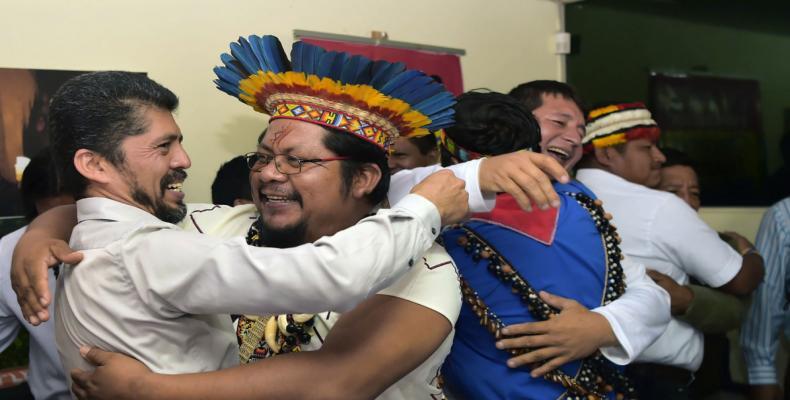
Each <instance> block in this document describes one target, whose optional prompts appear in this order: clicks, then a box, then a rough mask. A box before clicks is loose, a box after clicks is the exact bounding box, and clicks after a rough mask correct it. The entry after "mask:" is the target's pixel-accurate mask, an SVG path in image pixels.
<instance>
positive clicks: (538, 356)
mask: <svg viewBox="0 0 790 400" xmlns="http://www.w3.org/2000/svg"><path fill="white" fill-rule="evenodd" d="M561 353H562V351H561V350H560V349H559V348H556V347H544V348H541V349H537V350H534V351H530V352H529V353H524V354H521V355H519V356H516V357H513V358H510V359H508V360H507V366H508V367H510V368H518V367H521V366H524V365H530V364H535V363H538V362H542V361H544V360H549V362H551V361H552V360H553V359H554V358H556V357H558V356H559V355H560V354H561ZM559 365H562V363H560V364H559ZM555 368H556V367H555ZM550 370H551V369H549V371H550ZM544 373H545V372H544Z"/></svg>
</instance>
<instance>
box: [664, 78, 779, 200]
mask: <svg viewBox="0 0 790 400" xmlns="http://www.w3.org/2000/svg"><path fill="white" fill-rule="evenodd" d="M649 95H650V99H649V100H650V102H649V103H650V104H649V105H650V109H651V110H652V111H653V117H654V118H655V120H656V121H657V122H658V125H659V126H660V127H661V130H662V132H661V144H662V146H665V147H669V148H673V149H676V150H681V151H683V152H685V153H686V154H688V155H689V156H690V157H691V159H692V160H694V162H695V163H696V166H695V167H696V169H697V172H698V174H699V180H700V187H701V188H702V202H703V205H705V206H762V205H766V204H767V203H766V201H765V193H764V188H765V186H766V165H765V151H764V149H765V138H764V136H763V131H762V126H761V123H760V121H761V112H760V88H759V84H758V82H757V81H756V80H754V79H741V78H729V77H718V76H707V75H706V76H695V75H680V76H677V75H665V74H660V73H653V74H652V75H651V76H650V86H649Z"/></svg>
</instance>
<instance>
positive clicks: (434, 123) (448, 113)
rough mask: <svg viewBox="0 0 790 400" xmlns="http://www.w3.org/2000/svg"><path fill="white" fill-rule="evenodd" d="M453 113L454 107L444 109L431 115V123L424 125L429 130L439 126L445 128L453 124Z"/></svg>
mask: <svg viewBox="0 0 790 400" xmlns="http://www.w3.org/2000/svg"><path fill="white" fill-rule="evenodd" d="M454 115H455V109H453V108H452V107H450V108H448V109H445V110H444V111H442V112H440V113H438V114H435V115H431V116H430V118H431V123H430V124H429V125H427V126H426V128H427V129H429V130H437V129H441V128H446V127H448V126H450V125H452V124H453V122H454V118H453V116H454Z"/></svg>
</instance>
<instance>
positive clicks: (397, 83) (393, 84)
mask: <svg viewBox="0 0 790 400" xmlns="http://www.w3.org/2000/svg"><path fill="white" fill-rule="evenodd" d="M419 75H422V72H420V71H417V70H413V69H409V70H406V71H403V72H401V73H400V74H398V75H397V76H395V77H394V78H392V79H390V81H389V82H387V83H386V84H385V85H384V86H382V87H381V89H379V91H381V93H384V94H386V95H389V94H390V93H392V92H393V91H394V90H396V89H398V88H399V87H401V85H403V84H405V83H406V82H408V81H410V80H412V79H414V77H416V76H419Z"/></svg>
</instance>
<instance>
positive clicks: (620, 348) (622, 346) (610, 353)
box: [590, 307, 635, 365]
mask: <svg viewBox="0 0 790 400" xmlns="http://www.w3.org/2000/svg"><path fill="white" fill-rule="evenodd" d="M590 311H592V312H594V313H598V314H600V315H602V316H603V317H604V318H606V321H608V322H609V326H610V327H611V328H612V332H613V333H614V337H615V338H617V343H618V345H617V346H606V347H601V348H600V349H599V350H600V351H601V354H603V356H604V357H606V358H607V359H608V360H609V361H611V362H613V363H615V364H617V365H626V364H628V363H630V362H632V361H633V360H634V358H635V356H633V355H629V353H632V352H633V350H632V351H630V352H629V350H631V346H630V343H629V342H628V338H627V337H626V335H625V332H623V329H622V327H620V324H618V323H617V320H616V319H615V318H614V317H612V316H611V315H609V313H608V312H607V311H606V310H605V309H602V308H600V307H599V308H596V309H594V310H590Z"/></svg>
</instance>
